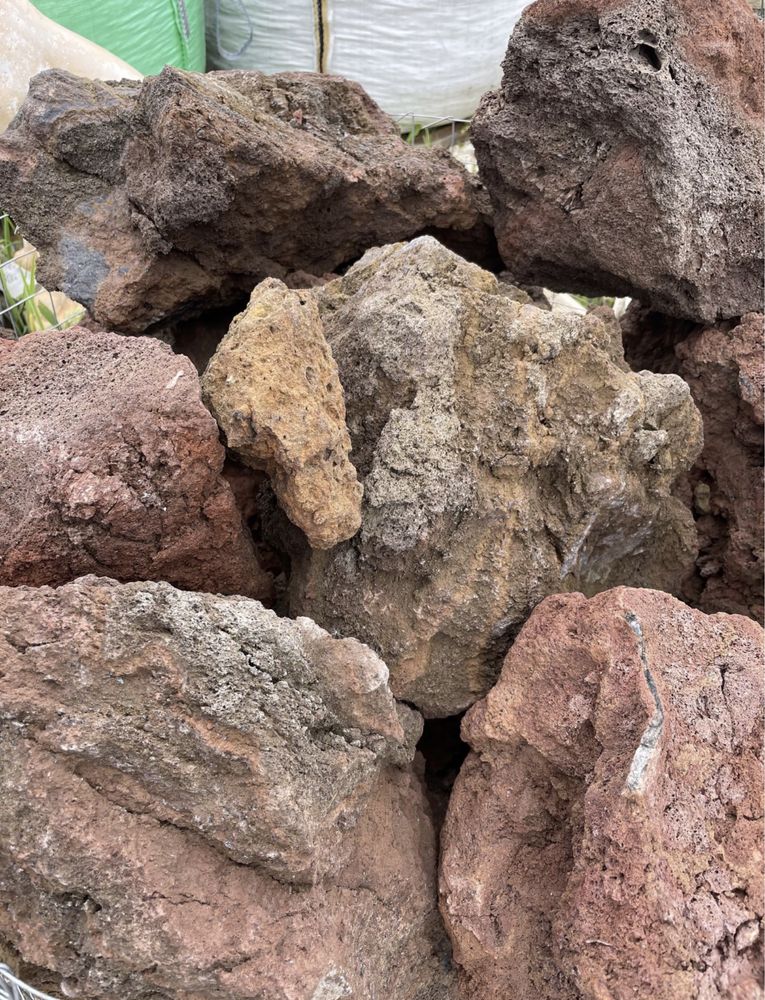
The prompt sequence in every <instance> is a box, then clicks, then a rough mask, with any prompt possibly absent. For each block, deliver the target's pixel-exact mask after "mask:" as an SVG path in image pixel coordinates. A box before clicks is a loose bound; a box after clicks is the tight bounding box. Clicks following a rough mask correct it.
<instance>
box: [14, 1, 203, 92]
mask: <svg viewBox="0 0 765 1000" xmlns="http://www.w3.org/2000/svg"><path fill="white" fill-rule="evenodd" d="M32 2H33V3H34V5H35V7H37V9H38V10H40V11H42V13H43V14H45V15H46V17H49V18H51V20H53V21H56V22H58V24H63V25H64V27H65V28H69V29H70V31H76V32H77V34H78V35H83V37H85V38H88V39H90V41H91V42H96V43H97V44H98V45H102V46H103V47H104V48H105V49H108V50H109V51H110V52H112V53H113V54H114V55H115V56H119V57H120V59H124V60H125V62H128V63H130V65H131V66H133V67H134V68H135V69H137V70H138V72H139V73H143V74H144V75H145V76H149V75H151V74H153V73H159V72H160V70H161V69H162V67H163V66H167V65H170V66H180V67H181V69H193V70H201V71H204V69H205V15H204V0H98V2H97V3H94V2H93V0H32Z"/></svg>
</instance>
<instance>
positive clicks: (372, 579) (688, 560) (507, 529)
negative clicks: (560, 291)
mask: <svg viewBox="0 0 765 1000" xmlns="http://www.w3.org/2000/svg"><path fill="white" fill-rule="evenodd" d="M311 294H313V295H315V296H316V298H317V301H318V302H319V308H320V311H321V314H322V318H323V321H324V328H325V331H326V334H327V338H328V340H329V344H330V347H331V349H332V353H333V355H334V358H335V360H336V361H337V365H338V369H339V372H340V379H341V381H342V383H343V388H344V391H345V399H346V408H347V419H348V426H349V429H350V433H351V440H352V442H353V451H352V458H353V461H354V463H355V465H356V467H357V469H358V471H359V475H360V477H361V478H362V481H363V484H364V502H363V508H362V527H361V530H360V532H359V533H358V534H357V535H356V536H355V537H354V538H353V539H351V540H350V541H349V542H345V543H343V544H342V545H340V546H337V547H336V548H335V549H333V550H332V551H331V552H316V551H307V549H306V547H305V546H302V548H301V547H299V546H298V547H297V548H296V549H295V550H294V551H293V560H292V570H293V571H292V582H291V587H292V605H291V607H292V611H293V613H295V614H307V615H309V616H310V617H312V618H314V619H315V620H316V621H318V622H319V623H320V624H321V625H322V626H323V627H325V628H328V629H330V630H331V631H333V633H335V634H339V635H353V636H356V637H357V638H359V639H361V640H362V641H364V642H367V643H369V644H370V645H372V646H373V648H375V649H376V650H377V651H378V652H379V653H380V654H381V655H382V656H383V658H384V659H385V662H386V663H387V664H388V666H389V667H390V670H391V686H392V689H393V691H394V693H395V694H396V697H398V698H401V699H403V700H405V701H408V702H411V703H412V704H414V705H416V706H417V707H418V708H419V709H420V710H421V711H423V712H424V713H425V714H426V715H429V716H442V715H453V714H455V713H457V712H459V711H460V710H462V709H464V708H465V707H467V706H468V705H470V704H472V703H473V702H474V701H476V700H477V699H478V698H479V697H481V696H482V695H483V694H485V693H486V692H487V691H488V690H489V688H490V687H491V685H492V684H493V683H494V681H495V679H496V677H497V674H498V672H499V668H500V664H501V660H502V657H503V656H504V654H505V652H506V650H507V646H508V643H509V641H510V640H511V638H512V637H513V635H515V634H516V633H517V630H518V629H519V628H520V626H521V624H522V623H523V622H524V621H525V619H526V618H527V617H528V615H529V613H530V611H531V609H532V608H533V607H534V606H535V605H536V604H537V603H538V602H539V601H540V600H542V598H543V597H545V596H546V595H548V594H550V593H555V592H558V591H566V590H584V591H586V592H588V593H596V592H598V591H599V590H603V589H606V588H608V587H610V586H613V585H614V584H616V583H619V582H622V581H624V580H627V581H629V582H630V583H633V584H639V585H646V586H649V585H650V586H654V587H659V588H662V589H666V590H672V589H676V588H679V586H680V583H681V581H682V579H683V578H684V576H685V575H686V574H687V573H689V572H690V571H691V570H692V566H693V560H694V557H695V552H696V549H695V532H694V528H693V519H692V517H691V513H690V511H689V510H688V509H687V507H685V506H684V505H683V504H682V503H680V502H679V501H678V500H677V499H675V498H674V497H673V496H672V488H673V485H674V483H675V480H676V479H677V478H678V476H680V475H681V474H684V473H685V472H686V471H687V469H688V467H689V466H690V464H691V462H692V461H693V459H694V457H695V456H696V454H697V452H698V450H699V448H700V445H701V441H700V437H701V435H700V430H701V421H700V418H699V415H698V412H697V410H696V408H695V407H694V405H693V403H692V401H691V397H690V392H689V391H688V387H687V385H686V384H685V383H684V382H683V381H682V379H680V378H678V377H677V376H661V375H653V374H651V373H644V374H634V373H631V372H629V371H628V370H627V368H626V365H625V364H624V360H623V358H622V357H621V355H620V350H621V348H620V345H619V346H617V344H618V329H617V328H616V326H615V324H613V323H612V324H611V325H610V326H606V325H605V324H604V323H602V322H601V321H600V320H599V319H598V318H597V317H578V316H573V315H560V314H555V313H550V312H545V311H543V310H541V309H537V308H536V307H534V306H533V305H530V304H523V303H519V302H516V301H513V296H512V292H511V290H508V289H507V287H506V286H505V285H503V284H501V283H499V282H498V281H497V280H496V278H495V277H494V276H493V275H491V274H489V273H487V272H486V271H483V270H481V269H480V268H479V267H477V266H475V265H473V264H468V263H467V262H466V261H464V260H462V259H461V258H460V257H457V256H456V255H455V254H454V253H452V252H451V251H449V250H447V249H445V248H444V247H443V246H441V244H439V243H438V242H437V241H436V240H435V239H432V238H430V237H420V238H419V239H417V240H414V241H412V242H411V243H409V244H398V245H394V246H389V247H384V248H382V249H377V250H373V251H370V252H369V253H368V254H367V255H366V256H365V257H364V258H363V259H362V260H361V261H360V262H359V263H358V264H356V265H355V266H354V267H353V268H351V269H350V270H349V271H348V273H347V274H346V275H345V276H344V277H343V278H341V279H338V280H337V281H334V282H331V283H329V284H327V285H324V286H323V287H322V288H320V289H316V290H313V292H312V293H311Z"/></svg>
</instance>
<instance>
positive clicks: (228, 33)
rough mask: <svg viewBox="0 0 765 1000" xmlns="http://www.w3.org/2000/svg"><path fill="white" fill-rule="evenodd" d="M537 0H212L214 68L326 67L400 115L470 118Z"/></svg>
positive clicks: (279, 69) (209, 10) (210, 32)
mask: <svg viewBox="0 0 765 1000" xmlns="http://www.w3.org/2000/svg"><path fill="white" fill-rule="evenodd" d="M526 6H528V0H207V53H208V65H209V67H210V68H211V69H260V70H263V71H264V72H266V73H278V72H284V71H285V70H302V71H306V70H307V71H323V72H326V73H336V74H338V75H339V76H345V77H348V78H349V79H351V80H356V81H358V82H359V83H360V84H361V85H362V86H363V87H364V88H365V89H366V90H367V91H368V93H369V94H370V95H371V96H372V97H373V98H374V99H375V100H376V101H377V103H378V104H379V105H380V106H381V107H382V108H383V110H385V111H387V112H388V114H390V115H393V117H394V118H403V117H404V116H412V115H414V116H415V119H416V120H419V121H421V122H424V123H426V124H427V123H429V122H430V121H431V120H432V119H436V118H447V119H459V118H469V117H470V115H471V114H472V113H473V111H474V110H475V108H476V107H477V105H478V101H479V100H480V98H481V95H482V94H483V93H484V92H485V91H487V90H490V89H491V88H492V87H496V86H497V85H498V84H499V81H500V79H501V75H502V71H501V68H500V63H501V61H502V58H503V57H504V54H505V49H506V48H507V39H508V37H509V36H510V33H511V32H512V30H513V26H514V25H515V23H516V21H517V20H518V18H519V17H520V15H521V12H522V10H523V8H524V7H526Z"/></svg>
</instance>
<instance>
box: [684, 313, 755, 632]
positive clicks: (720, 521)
mask: <svg viewBox="0 0 765 1000" xmlns="http://www.w3.org/2000/svg"><path fill="white" fill-rule="evenodd" d="M764 322H765V318H764V317H763V316H762V314H761V313H759V314H758V313H750V314H748V315H747V316H744V317H742V319H741V322H740V323H739V324H737V325H735V326H733V328H732V329H730V330H728V329H725V328H720V327H717V328H715V327H712V328H707V329H704V330H699V331H697V332H695V333H693V334H692V335H691V336H690V337H688V338H687V339H686V340H683V341H681V342H680V343H679V344H678V345H677V346H676V347H675V354H676V355H677V357H678V359H679V362H680V374H681V375H682V376H683V378H684V379H685V380H686V381H687V382H688V384H689V385H690V387H691V393H692V394H693V398H694V400H695V401H696V405H697V406H698V408H699V410H700V411H701V415H702V417H703V418H704V450H703V451H702V453H701V455H700V456H699V459H698V461H697V463H696V465H695V466H694V467H693V469H692V470H691V486H692V488H693V494H694V507H695V510H696V515H697V522H696V523H697V526H698V529H699V547H700V552H699V559H698V568H699V576H700V578H701V593H700V594H699V595H698V596H697V597H696V600H697V601H698V603H699V606H700V607H702V608H703V609H704V610H705V611H728V612H733V613H737V614H747V615H752V616H753V617H754V618H756V619H757V620H758V621H759V622H760V623H762V621H763V611H764V609H763V567H764V566H765V559H763V533H764V532H765V519H764V518H763V488H762V484H763V437H762V433H763V387H764V386H765V370H764V369H765V364H764V361H763V359H764V357H765V342H764V340H763V323H764Z"/></svg>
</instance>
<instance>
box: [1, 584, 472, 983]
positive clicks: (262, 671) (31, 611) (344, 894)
mask: <svg viewBox="0 0 765 1000" xmlns="http://www.w3.org/2000/svg"><path fill="white" fill-rule="evenodd" d="M0 657H2V662H3V677H2V680H1V681H0V699H1V700H2V707H3V711H2V722H0V744H1V748H2V759H3V767H2V769H1V773H0V899H1V900H2V906H1V907H0V940H2V941H3V942H4V944H5V945H6V946H9V947H10V948H12V949H13V950H14V952H15V954H17V955H19V956H20V957H21V959H23V960H24V961H25V962H26V963H28V965H29V967H31V968H35V969H37V970H39V972H38V974H39V976H40V979H41V980H45V981H48V982H50V980H51V979H52V978H53V977H54V976H55V977H57V978H58V979H59V984H60V985H59V989H60V990H61V991H62V992H63V993H64V995H67V996H73V995H75V994H76V995H77V996H80V997H83V998H88V1000H97V998H103V1000H106V998H111V997H114V996H120V997H125V998H127V1000H139V998H140V1000H143V998H146V997H148V996H151V997H155V998H157V1000H203V998H204V1000H225V998H231V997H237V998H240V1000H248V998H250V1000H263V998H265V997H267V998H269V1000H318V998H322V1000H326V998H334V1000H341V998H343V997H351V996H357V997H373V996H379V997H382V996H385V997H391V998H393V1000H413V998H421V1000H426V998H431V997H439V998H441V997H446V998H448V997H449V996H451V995H452V993H451V984H452V981H453V972H452V970H451V966H450V962H449V951H448V944H447V942H446V938H445V934H444V931H443V925H442V924H441V923H440V919H439V916H438V909H437V899H436V886H435V848H434V837H433V830H432V826H431V822H430V818H429V814H428V811H427V805H426V802H425V799H424V795H423V791H422V788H421V784H420V780H419V778H418V777H417V776H416V775H415V773H414V771H413V769H412V767H411V763H410V762H411V760H412V757H413V754H414V742H415V740H416V739H417V737H418V735H419V732H420V729H421V722H420V720H419V717H418V716H417V715H416V713H414V712H412V711H411V709H408V708H406V707H405V706H399V705H397V704H396V703H395V702H394V700H393V698H392V696H391V693H390V690H389V688H388V684H387V670H386V668H385V665H384V664H383V663H382V661H381V660H380V659H379V658H378V657H377V656H376V655H375V654H374V653H373V652H372V651H371V650H369V649H367V648H366V647H364V646H362V645H361V644H360V643H358V642H356V641H354V640H350V639H345V640H335V639H332V638H331V637H330V636H329V635H327V634H326V633H325V632H323V631H322V630H321V629H319V628H318V627H317V626H316V625H315V624H314V623H313V622H310V621H308V620H306V619H302V620H299V621H289V620H286V619H280V618H277V616H276V615H275V614H274V613H273V612H270V611H267V610H265V609H264V608H263V607H262V606H261V605H260V604H259V603H258V602H256V601H252V600H249V599H247V598H241V597H220V596H211V595H204V594H195V593H189V592H183V591H178V590H175V589H174V588H172V587H171V586H169V585H168V584H165V583H145V584H141V583H132V584H118V583H116V582H115V581H112V580H106V579H103V578H99V579H96V578H94V577H85V578H82V579H80V580H78V581H76V582H74V583H72V584H68V585H66V586H63V587H61V588H59V589H57V590H53V589H50V588H47V587H46V588H40V589H32V588H27V587H17V588H2V589H0ZM45 970H47V972H46V971H45Z"/></svg>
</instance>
